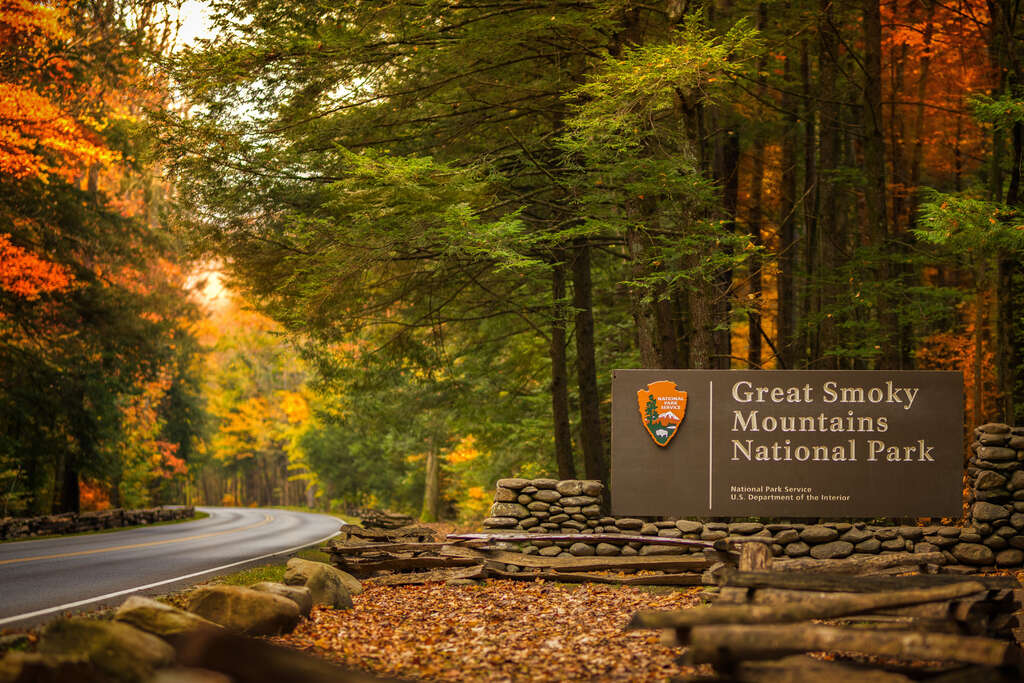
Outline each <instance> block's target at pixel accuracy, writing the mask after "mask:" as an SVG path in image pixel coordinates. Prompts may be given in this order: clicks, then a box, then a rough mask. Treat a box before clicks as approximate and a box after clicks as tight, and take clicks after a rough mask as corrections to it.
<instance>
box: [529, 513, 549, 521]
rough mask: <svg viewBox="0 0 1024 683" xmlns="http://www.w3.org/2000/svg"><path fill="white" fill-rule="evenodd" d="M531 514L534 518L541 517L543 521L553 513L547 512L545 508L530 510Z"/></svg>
mask: <svg viewBox="0 0 1024 683" xmlns="http://www.w3.org/2000/svg"><path fill="white" fill-rule="evenodd" d="M530 516H531V517H533V518H534V519H539V520H540V521H542V522H543V521H544V520H545V519H547V518H548V517H550V516H551V513H550V512H545V511H544V510H530Z"/></svg>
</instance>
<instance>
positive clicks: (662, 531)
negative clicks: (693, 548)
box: [658, 527, 683, 538]
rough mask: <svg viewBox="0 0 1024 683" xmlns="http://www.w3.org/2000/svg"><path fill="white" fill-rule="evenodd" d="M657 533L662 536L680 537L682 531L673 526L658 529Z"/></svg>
mask: <svg viewBox="0 0 1024 683" xmlns="http://www.w3.org/2000/svg"><path fill="white" fill-rule="evenodd" d="M658 535H659V536H661V537H662V538H682V537H683V532H682V531H680V530H679V529H676V528H674V527H673V528H672V529H658Z"/></svg>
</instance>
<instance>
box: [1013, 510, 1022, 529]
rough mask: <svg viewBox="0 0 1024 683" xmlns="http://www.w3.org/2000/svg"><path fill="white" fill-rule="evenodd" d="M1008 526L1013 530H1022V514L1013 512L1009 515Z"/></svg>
mask: <svg viewBox="0 0 1024 683" xmlns="http://www.w3.org/2000/svg"><path fill="white" fill-rule="evenodd" d="M1010 526H1012V527H1013V528H1014V529H1024V514H1021V513H1019V512H1015V513H1014V514H1012V515H1010Z"/></svg>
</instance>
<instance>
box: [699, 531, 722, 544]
mask: <svg viewBox="0 0 1024 683" xmlns="http://www.w3.org/2000/svg"><path fill="white" fill-rule="evenodd" d="M728 536H729V532H728V531H722V530H720V529H705V530H704V531H702V532H701V534H700V538H701V540H702V541H717V540H718V539H720V538H726V537H728Z"/></svg>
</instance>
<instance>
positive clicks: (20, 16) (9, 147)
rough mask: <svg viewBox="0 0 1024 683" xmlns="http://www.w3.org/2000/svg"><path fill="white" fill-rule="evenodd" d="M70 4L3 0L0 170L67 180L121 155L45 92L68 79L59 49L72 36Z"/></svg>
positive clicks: (0, 2)
mask: <svg viewBox="0 0 1024 683" xmlns="http://www.w3.org/2000/svg"><path fill="white" fill-rule="evenodd" d="M66 19H67V7H66V5H65V4H64V3H62V2H57V3H54V4H52V5H44V4H40V3H36V2H28V1H27V0H0V64H2V65H3V66H4V67H5V68H3V69H2V70H0V73H3V76H2V77H0V174H4V175H6V176H10V177H13V178H16V179H24V178H37V179H39V180H42V181H44V182H45V181H46V180H47V179H48V178H49V177H52V176H57V177H60V178H62V179H64V180H67V181H69V182H71V181H73V180H74V179H75V178H76V177H77V176H79V175H81V173H82V171H83V169H85V168H87V167H89V166H92V165H95V164H98V165H105V164H109V163H111V162H113V161H114V160H116V159H117V154H116V153H114V152H113V151H111V150H110V149H108V148H106V147H105V146H104V145H103V144H102V143H100V142H97V141H96V139H95V134H94V133H93V132H92V131H90V130H89V128H90V127H89V126H88V125H87V124H86V122H85V121H84V120H82V118H81V117H79V116H76V115H75V114H73V113H72V112H71V111H69V110H68V108H67V107H66V106H65V105H64V104H63V103H62V102H60V101H54V99H53V98H52V97H51V96H48V95H47V94H44V93H43V92H41V90H42V89H43V88H44V86H43V83H44V82H45V81H54V80H55V81H60V80H63V79H66V78H67V75H66V70H65V69H64V63H63V60H62V59H61V58H60V55H59V51H58V52H55V51H54V50H53V48H54V47H55V44H58V43H59V42H60V41H63V40H67V39H68V37H69V36H68V33H67V31H66V30H65V28H64V22H65V21H66Z"/></svg>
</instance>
